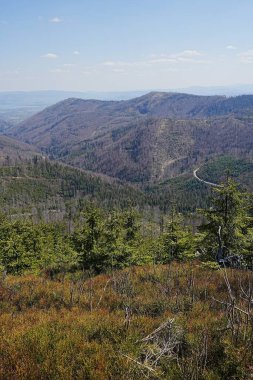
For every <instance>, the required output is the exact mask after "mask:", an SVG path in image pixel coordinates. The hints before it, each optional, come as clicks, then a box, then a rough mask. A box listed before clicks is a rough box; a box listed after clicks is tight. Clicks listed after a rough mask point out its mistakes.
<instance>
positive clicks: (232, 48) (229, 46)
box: [226, 45, 237, 50]
mask: <svg viewBox="0 0 253 380" xmlns="http://www.w3.org/2000/svg"><path fill="white" fill-rule="evenodd" d="M226 49H228V50H236V49H237V47H236V46H235V45H228V46H226Z"/></svg>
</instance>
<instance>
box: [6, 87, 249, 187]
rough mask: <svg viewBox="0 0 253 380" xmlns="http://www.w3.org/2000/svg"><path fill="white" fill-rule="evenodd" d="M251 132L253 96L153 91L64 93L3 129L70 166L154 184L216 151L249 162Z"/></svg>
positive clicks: (209, 158) (190, 169) (184, 170)
mask: <svg viewBox="0 0 253 380" xmlns="http://www.w3.org/2000/svg"><path fill="white" fill-rule="evenodd" d="M252 131H253V95H242V96H237V97H230V98H227V97H224V96H196V95H189V94H178V93H176V94H175V93H165V92H151V93H149V94H146V95H143V96H141V97H138V98H134V99H130V100H125V101H101V100H84V99H76V98H70V99H67V100H64V101H61V102H59V103H57V104H55V105H53V106H50V107H48V108H46V109H44V110H43V111H41V112H39V113H37V114H36V115H34V116H32V117H31V118H29V119H27V120H25V121H23V122H22V123H20V124H18V125H15V126H12V127H10V128H8V129H7V131H5V133H7V134H8V135H10V136H12V137H14V138H16V139H19V140H22V141H23V142H25V143H28V144H32V145H33V146H35V147H36V148H37V149H38V151H40V152H43V154H46V155H48V156H49V157H51V158H53V159H57V160H61V161H63V162H65V163H68V164H71V165H73V166H76V167H80V168H83V169H87V170H90V171H93V172H96V173H102V174H106V175H108V176H111V177H116V178H119V179H121V180H125V181H129V182H135V183H157V182H159V181H163V180H165V179H167V178H172V177H175V176H178V175H181V174H183V173H189V172H191V171H192V170H193V167H196V165H198V166H200V165H202V164H203V163H204V162H206V161H207V160H211V159H213V158H214V157H217V156H222V155H227V154H232V155H235V156H236V157H240V158H243V159H247V160H251V159H252V149H253V137H252V135H253V134H252Z"/></svg>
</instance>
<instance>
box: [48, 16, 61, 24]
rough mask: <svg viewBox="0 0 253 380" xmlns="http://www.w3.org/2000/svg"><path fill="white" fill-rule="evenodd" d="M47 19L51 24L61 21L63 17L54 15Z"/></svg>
mask: <svg viewBox="0 0 253 380" xmlns="http://www.w3.org/2000/svg"><path fill="white" fill-rule="evenodd" d="M49 21H50V22H52V23H53V24H60V23H61V22H63V19H61V18H60V17H57V16H56V17H53V18H51V19H50V20H49Z"/></svg>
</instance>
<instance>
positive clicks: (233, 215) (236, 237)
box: [200, 179, 250, 255]
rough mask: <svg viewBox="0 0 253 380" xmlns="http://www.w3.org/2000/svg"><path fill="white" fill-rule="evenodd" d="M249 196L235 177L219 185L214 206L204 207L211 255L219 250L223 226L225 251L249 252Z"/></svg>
mask: <svg viewBox="0 0 253 380" xmlns="http://www.w3.org/2000/svg"><path fill="white" fill-rule="evenodd" d="M247 200H248V195H247V194H245V193H243V192H241V191H240V190H239V189H238V185H237V184H236V183H235V182H234V181H232V180H231V179H228V181H227V183H225V184H223V185H222V187H219V188H216V189H215V194H214V196H213V199H212V204H213V206H212V207H211V208H210V209H208V210H204V211H203V210H202V214H203V215H204V216H205V218H206V220H207V223H206V224H204V225H203V226H201V228H200V230H201V231H202V232H204V234H205V235H204V246H205V249H206V251H207V252H208V253H209V254H210V255H213V254H215V253H216V252H217V250H218V246H219V239H218V238H219V236H218V235H219V234H218V231H219V228H220V233H221V241H222V248H223V253H224V255H228V254H243V253H246V250H247V233H248V227H249V222H250V218H249V215H248V206H247V203H248V202H247Z"/></svg>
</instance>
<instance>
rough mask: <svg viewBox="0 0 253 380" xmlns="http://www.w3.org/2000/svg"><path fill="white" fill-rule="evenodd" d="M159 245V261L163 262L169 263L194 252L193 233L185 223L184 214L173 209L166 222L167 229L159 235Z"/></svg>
mask: <svg viewBox="0 0 253 380" xmlns="http://www.w3.org/2000/svg"><path fill="white" fill-rule="evenodd" d="M159 246H160V247H159V248H160V249H158V257H157V261H158V262H161V263H168V262H169V261H171V260H173V259H178V258H180V257H181V256H182V255H184V256H185V257H187V255H191V254H193V252H194V239H193V235H192V233H191V232H190V230H189V228H188V227H187V226H185V225H184V224H183V218H182V215H180V214H177V213H176V212H175V210H172V212H171V215H170V216H169V219H168V220H167V223H166V224H165V231H164V233H163V234H161V236H160V237H159Z"/></svg>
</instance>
